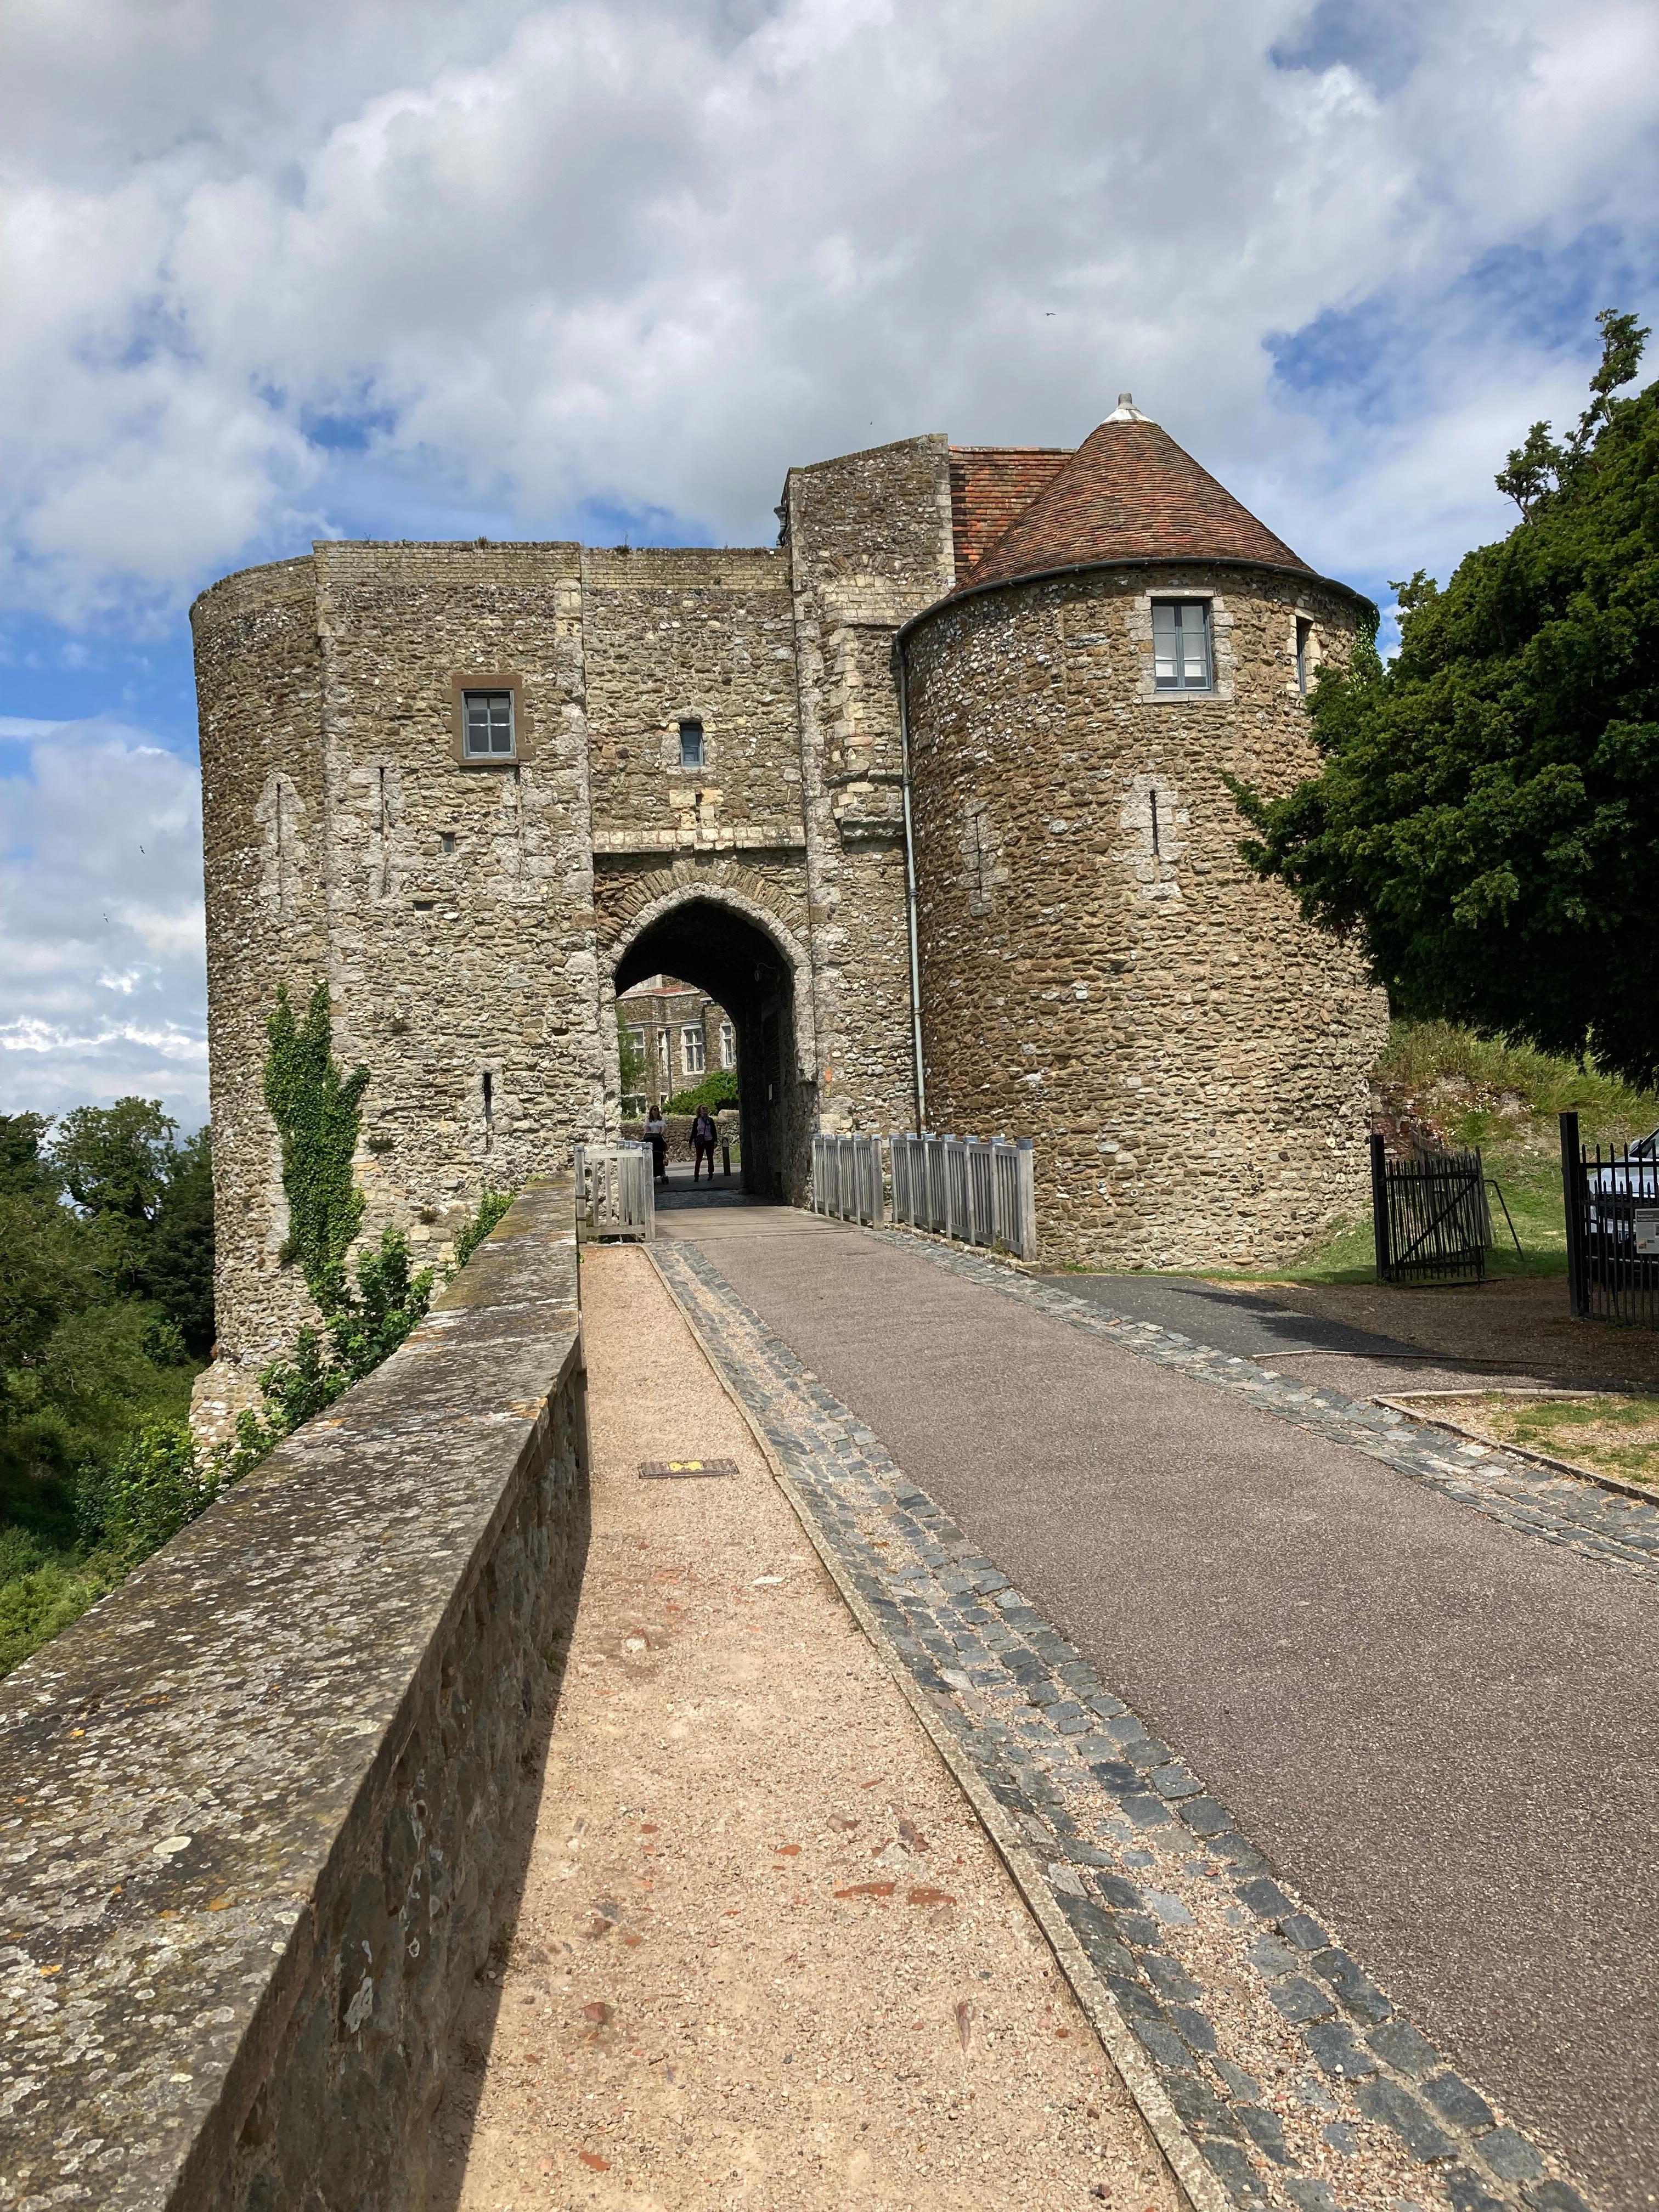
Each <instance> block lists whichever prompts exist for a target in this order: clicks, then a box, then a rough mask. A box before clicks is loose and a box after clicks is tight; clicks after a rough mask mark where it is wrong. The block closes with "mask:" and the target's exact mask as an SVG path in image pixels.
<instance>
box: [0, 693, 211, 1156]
mask: <svg viewBox="0 0 1659 2212" xmlns="http://www.w3.org/2000/svg"><path fill="white" fill-rule="evenodd" d="M21 734H22V732H19V731H17V729H16V727H15V725H14V726H12V727H11V728H9V729H8V728H7V727H6V726H4V725H0V736H17V735H21ZM31 734H32V737H33V742H32V743H31V744H29V747H28V751H27V765H26V766H25V768H24V769H22V770H21V772H19V773H17V774H15V775H6V776H4V777H0V976H3V977H4V979H5V981H4V983H3V986H0V1110H3V1111H5V1112H8V1113H16V1112H18V1111H20V1110H21V1109H23V1108H26V1107H27V1108H33V1109H36V1110H40V1111H45V1112H48V1113H52V1112H57V1111H59V1110H60V1109H63V1108H64V1107H67V1106H72V1105H76V1104H80V1103H86V1102H88V1101H92V1102H100V1103H101V1102H106V1101H107V1100H110V1099H112V1098H117V1097H121V1096H123V1095H124V1094H126V1093H130V1092H137V1093H138V1094H139V1095H141V1096H142V1097H159V1098H162V1099H165V1100H166V1102H167V1105H168V1107H169V1109H170V1110H171V1111H172V1112H173V1113H174V1114H175V1115H178V1117H179V1120H180V1121H182V1122H183V1123H185V1125H186V1126H194V1125H195V1124H196V1123H197V1122H198V1121H203V1120H204V1119H205V1118H206V1114H207V1045H206V1015H205V998H206V979H205V974H204V953H203V918H202V852H201V807H200V799H199V793H198V787H197V776H196V772H195V769H193V767H191V764H190V763H187V762H185V761H183V760H180V759H179V757H177V755H176V754H173V753H171V752H167V751H166V750H163V749H162V748H161V747H160V746H158V745H156V744H154V743H153V742H151V741H149V739H148V738H146V737H145V736H144V735H143V732H137V731H133V730H129V729H124V728H122V727H120V726H118V725H116V724H112V723H108V722H84V723H62V724H58V725H57V726H36V732H33V733H31Z"/></svg>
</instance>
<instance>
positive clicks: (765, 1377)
mask: <svg viewBox="0 0 1659 2212" xmlns="http://www.w3.org/2000/svg"><path fill="white" fill-rule="evenodd" d="M653 1256H654V1258H655V1261H656V1263H657V1266H658V1267H659V1270H660V1272H661V1273H662V1275H663V1277H664V1279H665V1281H666V1282H667V1284H668V1285H669V1287H670V1289H671V1291H673V1293H674V1295H675V1296H676V1297H678V1300H679V1301H680V1304H681V1305H682V1306H683V1308H684V1310H685V1311H686V1312H687V1314H688V1316H690V1319H691V1321H692V1322H693V1324H694V1326H695V1328H696V1331H697V1333H698V1334H699V1335H700V1337H701V1338H702V1341H703V1343H704V1345H705V1347H706V1348H707V1349H708V1352H709V1354H710V1356H711V1358H713V1359H714V1363H715V1364H716V1366H717V1368H718V1369H719V1370H720V1372H721V1373H722V1375H723V1376H724V1378H725V1379H726V1383H728V1385H729V1387H730V1388H731V1389H732V1392H733V1394H734V1395H735V1396H736V1397H737V1399H738V1402H739V1403H740V1404H741V1405H742V1406H743V1407H744V1409H745V1410H746V1411H747V1413H749V1415H750V1418H751V1419H752V1421H753V1423H754V1425H755V1426H756V1429H757V1433H758V1434H759V1435H760V1436H761V1437H763V1440H764V1441H765V1443H766V1444H767V1446H768V1448H769V1451H770V1453H771V1454H772V1455H773V1457H774V1459H775V1463H776V1464H777V1465H778V1466H779V1468H781V1471H782V1473H783V1474H784V1476H785V1478H786V1480H787V1483H788V1485H789V1486H790V1488H791V1491H792V1492H793V1495H794V1496H795V1497H796V1498H798V1499H799V1500H800V1501H801V1503H802V1504H803V1505H804V1507H805V1510H806V1511H807V1512H809V1513H810V1514H811V1517H812V1522H813V1524H814V1527H815V1529H816V1533H817V1538H818V1539H819V1541H820V1548H821V1549H823V1551H825V1552H826V1553H827V1554H828V1555H829V1557H830V1559H832V1560H833V1561H834V1562H835V1563H836V1567H837V1571H838V1578H839V1579H841V1580H842V1583H843V1586H844V1587H847V1588H848V1589H850V1591H851V1592H852V1593H853V1595H854V1598H855V1601H856V1602H857V1606H858V1609H859V1611H860V1618H861V1619H862V1620H863V1621H864V1624H865V1626H866V1628H867V1629H869V1630H870V1632H872V1635H874V1636H875V1637H876V1638H878V1641H879V1642H880V1643H882V1644H884V1645H885V1647H886V1649H887V1652H888V1656H889V1658H890V1662H892V1663H893V1664H894V1665H895V1667H896V1671H899V1672H900V1673H901V1674H902V1675H904V1676H907V1677H908V1680H909V1682H910V1684H911V1686H912V1687H913V1690H914V1692H915V1702H916V1704H917V1705H918V1710H919V1711H921V1712H922V1713H923V1715H924V1717H925V1718H929V1720H930V1725H931V1727H932V1729H933V1733H934V1735H935V1738H936V1740H939V1741H941V1742H942V1743H943V1744H947V1745H948V1746H949V1747H951V1765H953V1767H955V1769H956V1771H957V1772H958V1774H959V1775H962V1776H963V1778H964V1780H965V1781H971V1782H973V1783H975V1784H976V1787H974V1788H972V1789H970V1794H971V1795H973V1796H975V1802H981V1804H982V1803H983V1802H984V1801H985V1798H986V1796H987V1793H988V1796H989V1799H990V1800H991V1801H993V1802H994V1808H995V1809H996V1810H997V1811H999V1812H1000V1814H1001V1816H1002V1817H1001V1819H1000V1822H997V1823H996V1824H994V1825H993V1826H992V1832H993V1834H994V1836H995V1837H996V1838H997V1839H998V1841H999V1843H1001V1841H1002V1838H1003V1835H1004V1834H1006V1832H1007V1829H1008V1827H1009V1826H1010V1825H1012V1826H1013V1827H1014V1828H1015V1829H1016V1830H1017V1831H1018V1835H1019V1837H1021V1838H1024V1848H1021V1849H1017V1850H1015V1851H1013V1852H1012V1853H1010V1854H1009V1857H1010V1863H1011V1865H1012V1866H1013V1868H1014V1871H1015V1873H1016V1875H1017V1876H1018V1877H1019V1878H1020V1879H1021V1881H1022V1886H1023V1887H1025V1888H1026V1891H1027V1894H1028V1896H1030V1898H1031V1901H1032V1904H1033V1906H1034V1908H1035V1909H1036V1911H1037V1913H1038V1917H1039V1918H1040V1919H1041V1920H1042V1922H1043V1923H1044V1925H1045V1927H1048V1928H1049V1929H1051V1930H1052V1929H1055V1928H1056V1927H1058V1928H1059V1929H1060V1936H1061V1940H1060V1941H1059V1942H1056V1946H1055V1948H1056V1950H1057V1951H1058V1953H1059V1954H1060V1959H1061V1963H1062V1965H1065V1966H1066V1968H1067V1971H1068V1972H1070V1973H1071V1974H1072V1975H1073V1979H1074V1980H1077V1981H1079V1982H1080V1984H1085V1985H1084V1986H1079V1997H1080V1998H1081V1999H1082V2001H1083V2002H1084V2004H1085V2008H1086V2009H1088V2010H1089V2011H1090V2014H1091V2017H1092V2018H1094V2019H1095V2021H1096V2022H1097V2025H1098V2026H1099V2027H1101V2029H1102V2033H1103V2040H1104V2041H1105V2042H1106V2045H1107V2047H1108V2049H1109V2050H1111V2051H1113V2056H1114V2057H1115V2058H1117V2059H1118V2060H1119V2063H1120V2069H1121V2071H1122V2072H1123V2073H1124V2075H1125V2079H1126V2080H1127V2081H1128V2083H1129V2087H1130V2088H1131V2089H1132V2090H1133V2091H1134V2093H1136V2095H1137V2097H1138V2098H1139V2101H1140V2102H1141V2105H1142V2109H1143V2111H1145V2112H1147V2115H1148V2118H1149V2120H1151V2121H1152V2124H1153V2129H1154V2132H1155V2133H1158V2134H1159V2136H1160V2140H1164V2130H1161V2129H1160V2128H1159V2127H1158V2122H1157V2118H1156V2113H1157V2111H1158V2109H1160V2108H1162V2107H1163V2106H1164V2100H1167V2105H1168V2106H1169V2107H1172V2108H1173V2110H1174V2112H1176V2114H1178V2115H1179V2118H1180V2121H1181V2123H1182V2126H1183V2128H1184V2130H1185V2131H1186V2135H1187V2136H1188V2143H1189V2146H1190V2147H1191V2148H1195V2149H1196V2152H1197V2154H1199V2157H1200V2159H1201V2160H1202V2168H1201V2169H1200V2172H1199V2174H1198V2175H1196V2176H1194V2179H1193V2180H1191V2181H1188V2178H1187V2176H1186V2174H1184V2173H1183V2174H1182V2179H1183V2181H1184V2182H1186V2183H1187V2185H1188V2192H1189V2194H1190V2195H1191V2196H1192V2197H1193V2199H1194V2203H1195V2204H1198V2205H1199V2206H1200V2208H1202V2206H1203V2205H1204V2204H1205V2203H1206V2200H1207V2201H1208V2202H1214V2201H1215V2200H1216V2198H1217V2197H1218V2196H1219V2197H1220V2199H1221V2201H1223V2202H1225V2203H1228V2204H1230V2205H1234V2206H1239V2207H1249V2208H1251V2212H1256V2208H1261V2207H1264V2206H1269V2205H1271V2206H1273V2207H1275V2208H1279V2212H1362V2208H1363V2212H1373V2208H1376V2212H1383V2208H1387V2212H1418V2208H1421V2209H1422V2212H1514V2209H1515V2208H1519V2207H1522V2206H1524V2207H1526V2208H1528V2212H1587V2206H1586V2200H1585V2199H1584V2197H1583V2196H1582V2195H1581V2194H1580V2193H1579V2191H1578V2190H1577V2188H1575V2187H1574V2186H1573V2185H1572V2184H1571V2182H1569V2181H1568V2180H1567V2179H1565V2177H1564V2176H1563V2174H1562V2173H1561V2172H1560V2170H1559V2165H1558V2164H1556V2163H1555V2162H1554V2161H1553V2160H1549V2159H1547V2158H1546V2156H1545V2155H1544V2154H1542V2153H1541V2150H1540V2149H1539V2148H1538V2147H1537V2146H1536V2145H1535V2144H1534V2142H1531V2141H1529V2140H1528V2137H1527V2136H1524V2135H1523V2134H1522V2132H1521V2131H1520V2130H1518V2129H1516V2128H1515V2127H1514V2126H1512V2125H1510V2124H1508V2123H1507V2122H1506V2121H1505V2119H1504V2116H1503V2114H1502V2112H1500V2111H1499V2110H1498V2107H1497V2106H1495V2105H1494V2104H1493V2103H1492V2101H1491V2100H1488V2099H1487V2098H1486V2097H1484V2096H1483V2095H1482V2094H1481V2093H1480V2090H1479V2089H1478V2088H1476V2087H1474V2086H1473V2085H1471V2084H1470V2083H1469V2082H1468V2081H1465V2080H1463V2079H1462V2077H1461V2076H1460V2075H1458V2074H1457V2073H1456V2072H1455V2070H1454V2069H1452V2068H1451V2067H1449V2065H1447V2063H1445V2061H1444V2060H1443V2057H1441V2055H1440V2053H1439V2052H1438V2051H1436V2049H1435V2048H1434V2046H1433V2045H1431V2043H1430V2042H1429V2041H1428V2040H1427V2039H1426V2038H1425V2037H1424V2036H1423V2035H1421V2034H1419V2032H1418V2031H1417V2029H1416V2028H1414V2027H1412V2025H1411V2024H1410V2022H1409V2021H1406V2020H1405V2019H1403V2018H1402V2017H1401V2015H1400V2014H1399V2012H1398V2011H1397V2010H1396V2008H1395V2005H1394V2004H1393V2003H1392V2002H1391V2001H1390V2000H1389V1997H1388V1996H1386V1995H1385V1994H1384V1993H1383V1990H1380V1989H1379V1988H1378V1987H1377V1986H1376V1984H1375V1983H1374V1982H1373V1981H1372V1980H1371V1979H1370V1977H1369V1976H1368V1975H1367V1974H1366V1973H1365V1972H1364V1968H1363V1967H1362V1966H1359V1964H1358V1962H1357V1961H1356V1960H1354V1959H1353V1958H1352V1956H1351V1955H1350V1954H1349V1953H1348V1952H1347V1951H1346V1950H1345V1949H1344V1948H1342V1945H1341V1943H1340V1941H1339V1940H1338V1938H1337V1937H1336V1936H1335V1935H1334V1933H1333V1932H1332V1931H1331V1930H1329V1929H1327V1928H1326V1927H1325V1926H1323V1925H1322V1923H1321V1922H1320V1921H1319V1920H1318V1919H1316V1917H1315V1916H1314V1915H1313V1914H1312V1913H1310V1912H1309V1911H1305V1910H1304V1908H1303V1906H1302V1905H1301V1904H1300V1902H1299V1901H1298V1900H1297V1898H1296V1897H1295V1896H1294V1895H1293V1894H1291V1893H1290V1891H1289V1890H1288V1889H1286V1888H1285V1887H1284V1886H1283V1885H1282V1884H1281V1883H1280V1882H1279V1881H1277V1880H1276V1879H1275V1877H1274V1875H1273V1870H1272V1869H1271V1868H1270V1867H1269V1866H1268V1864H1267V1861H1266V1860H1265V1859H1264V1858H1263V1857H1262V1855H1261V1852H1260V1851H1258V1850H1256V1849H1255V1846H1254V1845H1253V1844H1250V1843H1249V1840H1248V1839H1247V1838H1245V1837H1244V1836H1243V1835H1242V1834H1241V1833H1240V1832H1239V1831H1238V1829H1237V1826H1236V1824H1235V1823H1234V1821H1233V1819H1232V1816H1231V1814H1230V1813H1229V1812H1228V1811H1227V1809H1226V1808H1225V1806H1224V1805H1222V1804H1221V1803H1219V1802H1218V1801H1217V1800H1216V1799H1215V1798H1214V1797H1212V1796H1210V1795H1209V1794H1208V1793H1207V1792H1206V1790H1205V1788H1204V1785H1203V1783H1202V1780H1201V1779H1200V1777H1198V1776H1197V1775H1195V1774H1193V1773H1191V1772H1190V1771H1188V1769H1187V1767H1186V1766H1185V1765H1182V1762H1181V1761H1180V1760H1179V1759H1176V1757H1175V1756H1174V1755H1173V1754H1172V1753H1171V1752H1170V1749H1169V1747H1168V1746H1167V1745H1165V1744H1164V1743H1161V1742H1160V1741H1158V1739H1157V1737H1156V1736H1154V1735H1152V1733H1151V1731H1150V1730H1149V1729H1146V1727H1145V1726H1144V1725H1143V1724H1142V1723H1141V1722H1140V1721H1139V1719H1138V1718H1137V1717H1136V1716H1135V1715H1134V1714H1133V1712H1132V1711H1130V1710H1129V1708H1128V1707H1127V1705H1125V1704H1124V1702H1123V1700H1122V1699H1119V1698H1117V1697H1115V1696H1114V1695H1113V1694H1112V1692H1110V1690H1109V1688H1108V1687H1107V1686H1106V1685H1105V1684H1103V1682H1102V1681H1101V1680H1099V1678H1098V1677H1097V1675H1096V1674H1095V1673H1094V1670H1093V1669H1092V1668H1091V1667H1090V1666H1089V1665H1088V1663H1087V1662H1085V1660H1084V1659H1083V1658H1082V1657H1081V1656H1079V1653H1078V1651H1077V1650H1075V1648H1074V1647H1073V1645H1071V1644H1068V1643H1067V1642H1066V1639H1065V1638H1063V1637H1061V1636H1060V1634H1059V1633H1058V1632H1056V1631H1055V1630H1054V1628H1053V1627H1052V1626H1050V1625H1049V1624H1048V1622H1047V1621H1046V1620H1043V1618H1042V1615H1041V1614H1040V1613H1038V1612H1037V1611H1036V1607H1033V1606H1032V1605H1030V1603H1029V1602H1028V1601H1027V1600H1026V1599H1025V1598H1024V1597H1023V1596H1022V1595H1020V1594H1019V1592H1018V1590H1016V1589H1012V1588H1011V1587H1010V1585H1009V1583H1008V1581H1007V1578H1006V1576H1004V1575H1003V1574H1002V1573H1001V1572H1000V1571H999V1570H998V1568H997V1567H996V1566H995V1565H994V1563H993V1562H992V1561H991V1560H989V1559H984V1558H982V1557H981V1556H980V1555H979V1554H978V1553H975V1552H974V1550H973V1549H972V1547H970V1546H969V1543H968V1541H967V1540H966V1539H965V1538H964V1537H963V1534H962V1532H961V1530H960V1529H958V1528H957V1527H956V1526H955V1525H954V1523H953V1522H951V1520H950V1518H949V1516H947V1515H946V1514H945V1512H944V1511H943V1510H941V1509H940V1508H939V1506H938V1505H937V1504H935V1503H934V1502H933V1499H932V1498H929V1497H928V1496H927V1493H926V1492H924V1491H921V1490H920V1489H918V1488H917V1487H916V1486H915V1484H914V1483H912V1482H910V1481H908V1480H907V1479H906V1477H905V1476H904V1474H902V1471H901V1470H900V1469H899V1468H897V1467H896V1465H895V1464H894V1462H893V1461H892V1460H891V1459H890V1457H889V1455H887V1453H886V1452H885V1451H884V1449H882V1447H881V1445H880V1444H879V1443H878V1442H877V1439H876V1437H875V1436H874V1433H873V1432H872V1431H871V1430H870V1429H869V1428H868V1427H867V1426H866V1425H864V1424H863V1423H862V1422H860V1419H858V1417H857V1416H856V1415H855V1414H854V1413H852V1412H850V1411H849V1409H848V1407H845V1406H843V1405H842V1403H841V1402H840V1401H838V1400H837V1399H836V1398H835V1397H834V1396H833V1395H831V1394H830V1393H829V1391H828V1390H827V1389H824V1387H823V1384H822V1383H820V1382H819V1381H818V1380H817V1376H814V1375H813V1374H812V1373H811V1371H810V1370H807V1369H805V1367H803V1366H802V1364H801V1363H800V1361H799V1359H798V1358H796V1356H795V1354H794V1353H793V1352H792V1350H791V1349H790V1347H789V1346H788V1345H787V1343H786V1342H785V1341H784V1340H782V1339H781V1338H780V1337H778V1336H777V1335H775V1334H774V1333H773V1332H772V1331H771V1330H770V1329H769V1328H768V1326H767V1324H766V1323H765V1322H763V1321H762V1320H761V1319H760V1318H759V1316H757V1315H756V1314H754V1313H753V1312H751V1311H750V1309H749V1308H748V1307H746V1306H745V1305H744V1304H743V1303H742V1302H741V1300H740V1299H739V1298H738V1297H737V1295H736V1293H735V1292H734V1291H732V1288H731V1287H730V1285H728V1284H727V1283H726V1280H725V1279H724V1278H723V1277H722V1276H721V1275H720V1272H719V1270H718V1269H717V1268H716V1267H714V1264H713V1262H712V1261H710V1260H709V1259H708V1256H707V1255H705V1254H704V1253H703V1252H702V1251H701V1250H700V1249H697V1248H696V1247H695V1246H693V1245H690V1244H687V1243H678V1242H673V1243H660V1244H659V1245H657V1246H656V1247H655V1249H654V1254H653ZM951 1256H952V1257H953V1258H954V1256H955V1255H951ZM1072 1303H1073V1304H1075V1303H1076V1302H1075V1301H1073V1302H1072ZM1021 1861H1024V1866H1022V1864H1021V1863H1020V1862H1021ZM1034 1888H1035V1890H1036V1892H1040V1893H1041V1894H1034ZM1074 1946H1075V1948H1073V1947H1074ZM1091 1982H1092V1984H1093V1988H1092V1989H1091V1988H1090V1987H1089V1986H1086V1984H1090V1983H1091ZM1101 1993H1104V1994H1105V1998H1106V2002H1101V2001H1100V2000H1101ZM1120 2023H1127V2027H1128V2029H1129V2030H1131V2031H1132V2032H1133V2050H1131V2051H1127V2052H1123V2051H1121V2049H1114V2043H1115V2040H1119V2039H1121V2033H1122V2031H1121V2027H1120V2026H1119V2024H1120ZM1147 2076H1150V2078H1151V2080H1152V2082H1153V2083H1154V2084H1155V2087H1156V2092H1157V2093H1156V2095H1155V2096H1154V2098H1152V2100H1149V2099H1148V2098H1147V2097H1146V2095H1144V2094H1143V2093H1142V2087H1143V2084H1144V2081H1145V2080H1146V2077H1147ZM1164 2147H1165V2148H1166V2150H1169V2149H1170V2144H1169V2142H1167V2140H1166V2141H1165V2142H1164ZM1191 2148H1188V2158H1189V2159H1190V2156H1191ZM1171 2162H1172V2164H1174V2165H1176V2171H1177V2172H1178V2173H1181V2172H1182V2160H1180V2158H1179V2157H1178V2156H1177V2155H1176V2154H1172V2155H1171Z"/></svg>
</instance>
